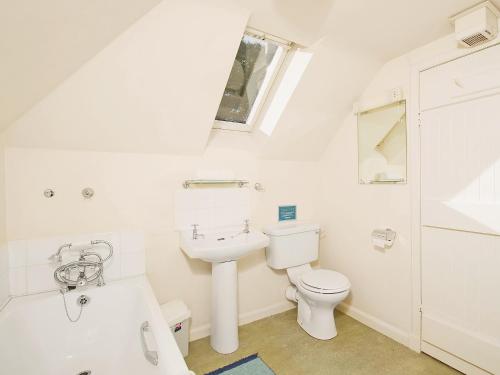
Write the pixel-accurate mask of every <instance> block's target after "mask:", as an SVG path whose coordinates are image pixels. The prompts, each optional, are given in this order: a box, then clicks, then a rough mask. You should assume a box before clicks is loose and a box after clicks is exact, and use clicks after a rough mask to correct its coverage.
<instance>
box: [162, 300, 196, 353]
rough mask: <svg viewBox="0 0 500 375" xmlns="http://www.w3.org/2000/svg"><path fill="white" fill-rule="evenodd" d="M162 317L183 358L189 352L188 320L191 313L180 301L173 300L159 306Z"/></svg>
mask: <svg viewBox="0 0 500 375" xmlns="http://www.w3.org/2000/svg"><path fill="white" fill-rule="evenodd" d="M161 311H162V313H163V317H164V318H165V320H166V321H167V324H168V326H169V327H170V329H171V331H172V333H173V334H174V337H175V340H176V341H177V345H178V346H179V349H180V351H181V353H182V355H183V356H184V357H186V356H187V355H188V351H189V319H190V318H191V311H190V310H189V309H188V307H187V306H186V304H185V303H184V302H183V301H181V300H178V299H176V300H173V301H170V302H167V303H165V304H163V305H161Z"/></svg>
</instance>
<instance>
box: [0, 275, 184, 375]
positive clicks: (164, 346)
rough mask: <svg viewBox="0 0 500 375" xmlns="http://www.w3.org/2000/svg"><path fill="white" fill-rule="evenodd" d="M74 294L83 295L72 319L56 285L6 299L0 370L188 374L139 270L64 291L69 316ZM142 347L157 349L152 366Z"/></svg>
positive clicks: (65, 374) (28, 374) (55, 374)
mask: <svg viewBox="0 0 500 375" xmlns="http://www.w3.org/2000/svg"><path fill="white" fill-rule="evenodd" d="M82 294H83V295H86V296H88V297H89V301H88V303H87V304H86V305H85V306H84V307H83V309H82V314H81V318H80V320H79V321H78V322H76V323H71V322H70V321H69V320H68V317H67V316H66V312H65V308H64V302H63V297H62V295H61V293H60V292H59V291H54V292H47V293H40V294H37V295H31V296H25V297H17V298H14V299H12V300H11V301H10V302H9V303H8V305H7V306H6V307H5V308H4V309H3V310H2V311H1V312H0V374H16V375H32V374H38V375H77V374H92V375H114V374H117V375H118V374H120V375H137V374H141V375H187V374H190V373H191V372H189V371H188V368H187V366H186V363H185V362H184V358H183V357H182V354H181V353H180V351H179V349H178V347H177V344H176V342H175V339H174V337H173V335H172V333H171V332H170V329H169V328H168V326H167V324H166V323H165V321H164V319H163V317H162V315H161V310H160V307H159V305H158V302H157V300H156V298H155V296H154V295H153V291H152V289H151V286H150V284H149V282H148V280H147V278H146V277H145V276H140V277H135V278H131V279H125V280H119V281H114V282H109V283H107V285H105V286H103V287H100V288H98V287H95V286H90V287H88V288H86V289H79V290H74V291H71V292H69V293H66V301H67V306H68V311H69V313H70V316H71V317H72V318H75V317H77V316H78V312H79V311H80V307H79V306H78V305H77V299H78V297H80V296H81V295H82ZM145 322H147V323H145ZM146 325H148V326H149V329H147V327H146ZM141 327H142V328H141ZM148 351H150V354H149V355H150V356H151V353H153V354H155V353H154V352H156V353H157V354H156V355H157V359H158V360H157V365H154V364H153V363H152V362H151V360H148V359H147V358H146V357H147V355H146V353H147V352H148ZM153 357H154V355H153ZM153 362H154V360H153Z"/></svg>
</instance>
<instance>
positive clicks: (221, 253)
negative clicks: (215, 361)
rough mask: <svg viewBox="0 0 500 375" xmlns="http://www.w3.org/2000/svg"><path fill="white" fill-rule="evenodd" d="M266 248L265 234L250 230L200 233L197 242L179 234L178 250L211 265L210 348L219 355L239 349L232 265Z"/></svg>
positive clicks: (235, 278)
mask: <svg viewBox="0 0 500 375" xmlns="http://www.w3.org/2000/svg"><path fill="white" fill-rule="evenodd" d="M268 244H269V239H268V237H267V236H266V235H265V234H263V233H262V232H259V231H253V230H251V231H249V232H248V233H238V232H237V231H235V232H232V233H227V232H226V233H222V232H212V233H203V235H198V238H197V239H194V238H193V232H191V231H186V232H181V249H182V250H183V251H184V252H185V253H186V254H187V255H188V256H189V257H190V258H193V259H201V260H204V261H205V262H210V263H212V308H211V328H210V344H211V345H212V348H213V349H214V350H215V351H217V352H219V353H222V354H228V353H232V352H234V351H236V350H237V349H238V345H239V340H238V270H237V267H236V261H237V259H239V258H241V257H243V256H245V255H247V254H248V253H250V252H252V251H255V250H259V249H262V248H264V247H266V246H267V245H268Z"/></svg>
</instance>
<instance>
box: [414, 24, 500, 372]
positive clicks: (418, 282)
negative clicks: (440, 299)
mask: <svg viewBox="0 0 500 375" xmlns="http://www.w3.org/2000/svg"><path fill="white" fill-rule="evenodd" d="M499 23H500V22H499ZM498 45H500V35H499V36H497V38H495V39H494V40H492V41H490V42H488V43H485V44H483V45H481V46H479V47H476V48H470V49H457V48H453V49H449V50H448V51H447V52H445V53H441V54H438V55H437V57H436V55H434V56H432V55H430V54H428V55H427V57H426V58H424V59H422V60H420V61H418V62H411V63H410V95H409V96H410V99H411V100H410V101H409V105H408V111H409V113H408V118H409V121H408V132H409V137H408V139H409V141H408V142H409V155H408V160H409V184H410V197H411V198H410V199H411V206H410V207H411V285H412V292H411V296H412V309H411V312H412V314H411V332H410V342H409V344H410V348H411V349H413V350H415V351H417V352H421V351H422V263H421V254H422V247H421V246H422V244H421V165H420V161H421V159H420V157H421V148H420V147H421V139H420V74H421V73H422V72H424V71H426V70H428V69H431V68H434V67H436V66H439V65H443V64H446V63H448V62H451V61H453V60H457V59H460V58H463V57H466V56H469V55H472V54H474V53H477V52H479V51H483V50H485V49H487V48H491V47H495V46H498ZM424 345H428V344H426V343H424ZM436 349H437V348H436ZM440 352H441V353H440ZM432 354H433V356H435V357H436V358H438V359H439V360H441V361H443V362H445V363H448V364H450V365H452V366H453V367H456V368H458V369H459V370H460V369H462V370H463V371H467V370H468V373H471V374H472V373H476V374H479V373H480V372H476V371H475V370H476V369H478V368H477V367H475V366H473V367H474V369H471V368H470V366H471V365H470V364H468V363H467V362H465V361H462V360H460V359H458V358H457V357H454V356H451V355H450V354H449V353H446V352H444V351H441V350H440V349H437V351H436V350H432Z"/></svg>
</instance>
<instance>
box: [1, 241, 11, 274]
mask: <svg viewBox="0 0 500 375" xmlns="http://www.w3.org/2000/svg"><path fill="white" fill-rule="evenodd" d="M8 269H9V251H8V247H7V244H3V245H1V246H0V277H1V276H2V275H4V274H5V275H7V271H8Z"/></svg>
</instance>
